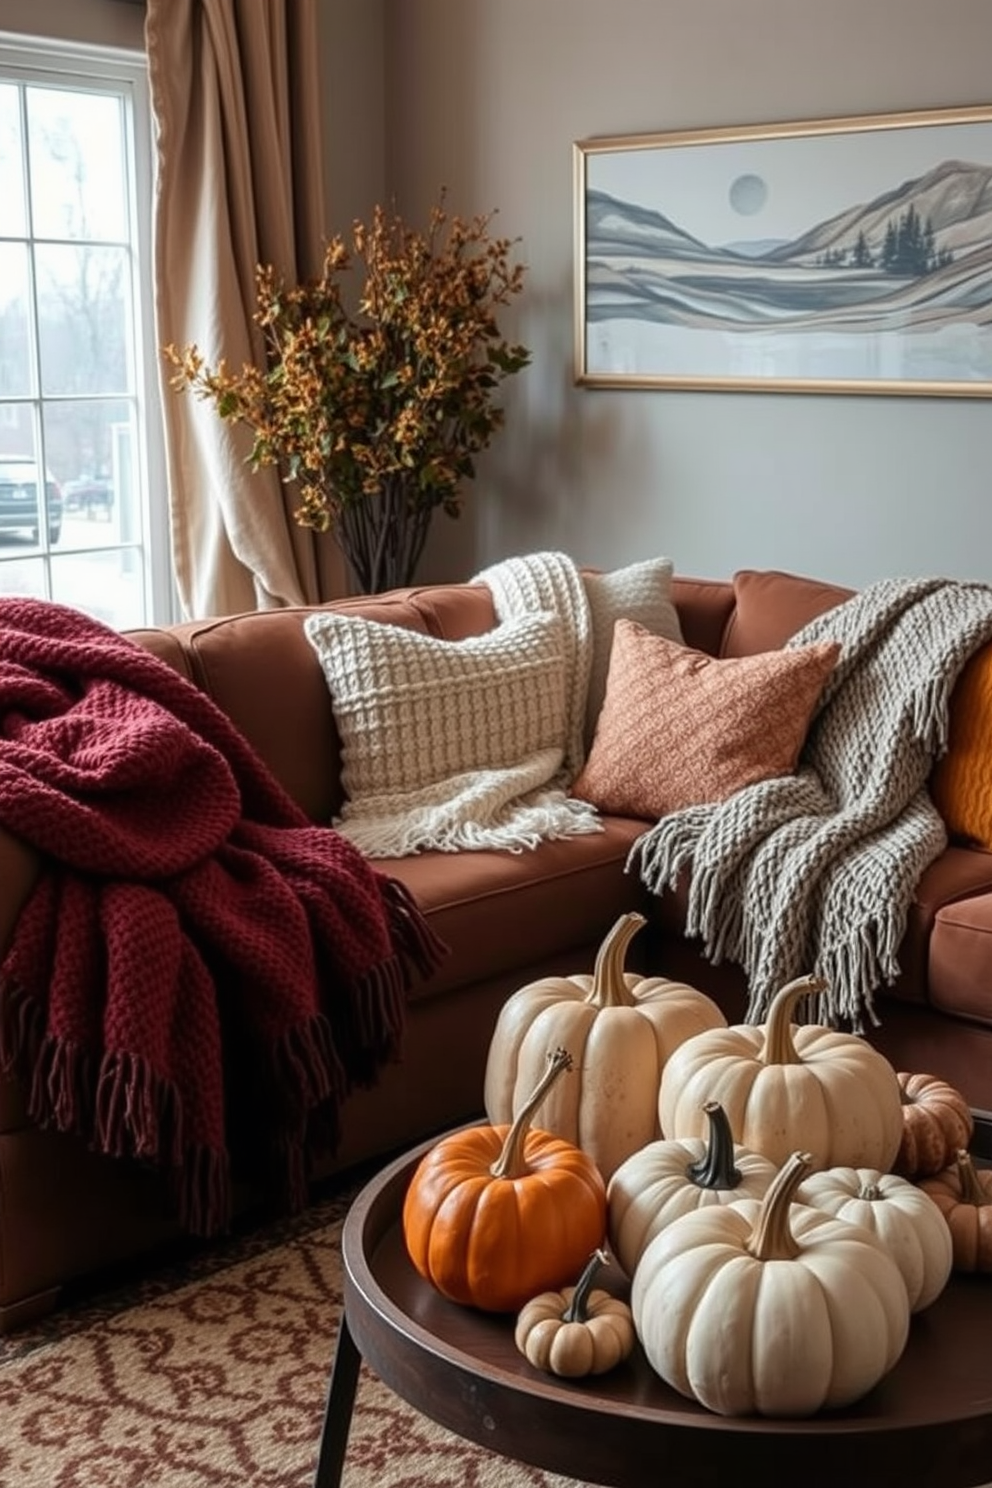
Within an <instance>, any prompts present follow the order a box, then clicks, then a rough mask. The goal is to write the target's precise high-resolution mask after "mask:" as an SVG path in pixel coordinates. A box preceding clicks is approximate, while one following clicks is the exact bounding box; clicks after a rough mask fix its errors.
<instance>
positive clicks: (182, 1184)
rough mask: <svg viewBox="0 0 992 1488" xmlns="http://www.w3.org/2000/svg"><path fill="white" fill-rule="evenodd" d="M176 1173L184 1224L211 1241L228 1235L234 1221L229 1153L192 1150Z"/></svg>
mask: <svg viewBox="0 0 992 1488" xmlns="http://www.w3.org/2000/svg"><path fill="white" fill-rule="evenodd" d="M173 1171H174V1179H173V1182H174V1191H175V1198H176V1205H177V1208H178V1210H179V1218H180V1222H181V1223H182V1224H183V1226H184V1227H185V1229H186V1230H188V1232H189V1233H190V1234H191V1235H199V1236H201V1237H202V1238H203V1239H211V1238H212V1237H213V1236H215V1235H223V1234H226V1233H227V1232H228V1230H229V1228H230V1219H231V1168H230V1161H229V1159H228V1156H227V1153H226V1152H217V1151H215V1150H214V1149H213V1148H212V1147H205V1146H195V1147H191V1148H190V1149H189V1150H188V1151H187V1152H185V1153H184V1155H183V1166H182V1167H181V1168H180V1169H178V1170H173Z"/></svg>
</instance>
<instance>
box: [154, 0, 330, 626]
mask: <svg viewBox="0 0 992 1488" xmlns="http://www.w3.org/2000/svg"><path fill="white" fill-rule="evenodd" d="M317 6H318V0H147V13H146V18H145V39H146V44H147V49H148V67H149V80H150V90H151V104H152V114H153V120H154V127H155V149H156V165H157V171H156V185H155V199H154V242H155V254H154V257H155V314H156V335H157V339H158V342H159V345H160V346H162V345H167V344H170V343H173V344H175V345H177V346H185V345H186V344H188V343H189V342H195V343H196V345H197V346H198V348H199V349H200V351H201V352H202V353H203V355H204V357H205V359H206V361H207V362H208V363H209V364H210V365H211V366H214V365H216V364H217V362H218V361H219V360H220V359H221V358H223V359H225V360H226V361H227V362H228V364H229V365H230V366H232V367H235V368H237V367H240V366H241V365H242V363H244V362H246V361H253V362H258V361H259V359H260V358H261V357H262V355H263V346H262V338H261V335H260V333H259V330H258V327H257V326H255V325H254V324H253V322H252V314H253V312H254V308H255V267H256V265H257V264H258V263H271V264H273V265H274V266H275V268H276V270H277V272H278V273H279V274H280V275H281V276H282V277H283V278H284V279H285V281H286V282H287V283H295V282H297V281H298V280H300V279H302V278H309V277H311V276H312V275H313V274H315V273H316V272H318V270H319V267H320V263H321V258H322V254H323V224H324V202H323V185H322V166H321V134H322V117H321V110H320V75H319V61H318V56H319V53H318V45H317ZM161 396H162V403H163V416H164V424H165V432H166V458H167V468H168V477H169V503H170V515H171V528H172V546H173V561H174V565H175V571H176V581H177V586H178V589H179V595H180V601H181V603H182V607H183V610H184V612H185V614H186V615H187V616H190V617H195V618H202V617H204V616H209V615H223V614H234V613H238V612H240V611H242V610H252V609H271V608H274V607H277V606H280V605H287V604H304V603H315V602H317V601H319V600H322V599H330V598H334V597H335V596H336V595H338V594H340V593H342V592H343V591H344V566H343V563H342V561H341V558H340V554H339V552H338V550H337V547H336V545H335V544H334V543H333V539H331V538H330V537H318V536H317V535H315V534H314V533H313V532H312V531H310V530H309V529H307V528H302V527H300V526H299V525H298V524H297V523H296V522H295V521H294V520H293V515H292V513H293V510H294V507H295V505H296V497H295V493H294V491H293V490H292V488H286V487H285V486H284V485H283V483H282V482H281V480H280V479H279V477H278V475H277V473H276V472H275V471H274V470H272V469H266V470H261V471H258V472H257V473H255V474H252V472H251V470H250V469H249V467H248V465H247V463H246V456H247V454H248V451H249V449H250V446H251V436H250V433H249V432H248V431H247V430H244V429H239V428H236V427H234V428H232V427H230V426H228V425H226V424H224V423H223V422H222V420H221V419H220V418H219V416H218V414H217V412H216V410H215V408H214V406H213V404H212V403H204V402H201V401H199V400H197V399H196V398H195V397H194V396H193V395H192V394H191V393H189V392H185V393H182V394H180V393H177V392H175V391H174V390H173V389H172V388H171V387H170V385H169V368H168V367H167V366H166V365H165V364H164V362H163V363H162V364H161Z"/></svg>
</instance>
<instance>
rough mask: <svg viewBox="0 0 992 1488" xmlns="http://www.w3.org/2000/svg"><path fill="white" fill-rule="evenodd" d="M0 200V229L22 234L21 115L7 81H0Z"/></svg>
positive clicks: (17, 235)
mask: <svg viewBox="0 0 992 1488" xmlns="http://www.w3.org/2000/svg"><path fill="white" fill-rule="evenodd" d="M0 202H3V219H2V226H0V231H2V232H3V233H4V234H5V235H9V236H10V237H12V238H22V237H24V235H25V233H26V232H27V215H26V213H25V211H24V164H23V156H22V151H21V114H20V108H19V102H18V93H17V89H16V88H15V87H14V86H13V85H12V84H10V83H0Z"/></svg>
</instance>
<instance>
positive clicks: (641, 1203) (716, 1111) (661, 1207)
mask: <svg viewBox="0 0 992 1488" xmlns="http://www.w3.org/2000/svg"><path fill="white" fill-rule="evenodd" d="M705 1112H706V1119H707V1121H708V1122H709V1131H708V1134H707V1136H706V1137H705V1138H704V1137H685V1138H683V1139H682V1140H681V1141H679V1140H678V1139H676V1138H666V1137H660V1138H659V1139H658V1141H656V1142H649V1143H648V1145H647V1146H646V1147H642V1148H641V1150H640V1152H634V1153H632V1154H631V1156H630V1157H628V1158H627V1160H626V1161H625V1162H622V1163H621V1164H620V1166H619V1168H617V1170H616V1172H615V1173H614V1174H613V1177H612V1178H611V1179H610V1181H609V1184H608V1185H607V1189H606V1206H607V1216H606V1232H607V1235H608V1237H609V1241H610V1247H611V1249H612V1251H613V1254H614V1255H615V1256H616V1258H617V1261H618V1262H619V1264H620V1266H621V1268H622V1269H623V1270H624V1271H626V1273H627V1275H628V1276H633V1274H634V1271H635V1270H636V1268H637V1263H638V1261H639V1260H640V1258H641V1256H642V1255H643V1254H644V1251H645V1248H646V1247H647V1246H648V1244H649V1243H650V1242H651V1241H652V1240H653V1239H654V1237H655V1235H657V1233H658V1231H659V1230H662V1229H664V1228H665V1226H666V1225H668V1224H671V1223H672V1221H673V1220H674V1219H678V1217H679V1215H681V1214H690V1213H691V1212H692V1211H693V1210H694V1209H703V1208H705V1207H706V1206H707V1205H708V1204H729V1203H731V1202H732V1201H733V1200H735V1199H760V1198H762V1197H763V1195H764V1193H765V1190H766V1189H767V1188H768V1185H769V1184H770V1183H771V1181H772V1179H773V1178H774V1177H775V1174H776V1172H777V1169H776V1167H775V1164H774V1163H773V1162H770V1161H769V1160H768V1158H767V1157H762V1156H761V1154H760V1153H759V1152H749V1151H748V1150H747V1148H745V1147H740V1146H738V1145H737V1144H736V1143H735V1142H734V1139H733V1136H732V1135H731V1131H730V1124H729V1123H728V1121H727V1117H726V1113H725V1112H724V1109H723V1107H722V1106H721V1105H720V1103H719V1101H707V1102H706V1106H705Z"/></svg>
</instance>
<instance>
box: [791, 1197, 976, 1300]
mask: <svg viewBox="0 0 992 1488" xmlns="http://www.w3.org/2000/svg"><path fill="white" fill-rule="evenodd" d="M796 1199H797V1201H798V1202H799V1203H803V1204H811V1205H812V1206H813V1208H814V1209H822V1210H823V1212H824V1213H825V1214H833V1215H835V1216H836V1218H837V1219H846V1220H849V1221H850V1222H851V1224H859V1225H863V1226H864V1228H865V1229H866V1230H870V1231H871V1232H872V1234H873V1235H877V1236H878V1238H879V1240H881V1241H882V1243H883V1244H884V1245H885V1246H886V1248H887V1249H888V1250H889V1251H890V1252H891V1254H892V1258H893V1260H894V1261H895V1263H896V1265H897V1266H898V1267H899V1270H900V1271H901V1273H902V1279H903V1281H904V1282H905V1283H906V1291H907V1293H908V1295H909V1309H910V1312H922V1310H923V1309H924V1308H925V1307H929V1306H930V1303H931V1302H934V1301H936V1299H937V1298H938V1297H939V1296H940V1294H941V1292H942V1291H943V1290H944V1287H945V1286H946V1285H947V1281H948V1278H949V1277H950V1274H951V1265H952V1262H953V1252H952V1247H951V1232H950V1230H949V1229H948V1227H947V1221H946V1220H945V1219H944V1216H943V1215H942V1214H941V1212H940V1210H939V1209H938V1208H937V1205H936V1204H935V1203H934V1201H933V1199H931V1198H930V1196H929V1194H926V1193H924V1192H923V1190H922V1189H921V1188H920V1187H919V1186H918V1185H917V1184H915V1183H911V1182H910V1181H909V1179H908V1178H901V1177H899V1175H898V1174H895V1173H880V1172H879V1171H878V1169H877V1168H826V1169H825V1170H824V1171H823V1172H821V1173H810V1175H809V1176H808V1177H807V1178H805V1179H804V1180H803V1182H802V1184H801V1185H800V1187H799V1189H798V1191H797V1193H796Z"/></svg>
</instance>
